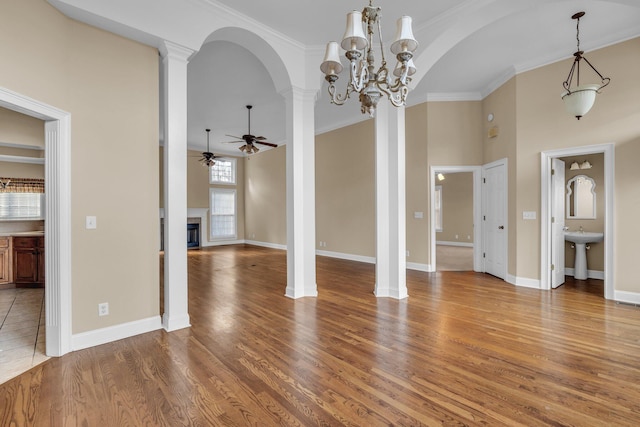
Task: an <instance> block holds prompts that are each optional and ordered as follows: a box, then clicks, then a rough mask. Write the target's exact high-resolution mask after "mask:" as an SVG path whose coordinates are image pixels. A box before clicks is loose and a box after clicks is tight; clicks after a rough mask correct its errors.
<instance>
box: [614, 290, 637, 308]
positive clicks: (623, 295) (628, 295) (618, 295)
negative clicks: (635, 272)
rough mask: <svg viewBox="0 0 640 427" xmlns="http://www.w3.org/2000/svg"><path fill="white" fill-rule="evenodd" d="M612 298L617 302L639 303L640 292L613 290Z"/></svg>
mask: <svg viewBox="0 0 640 427" xmlns="http://www.w3.org/2000/svg"><path fill="white" fill-rule="evenodd" d="M613 299H614V300H616V301H619V302H623V303H627V304H634V305H640V293H637V292H629V291H614V295H613Z"/></svg>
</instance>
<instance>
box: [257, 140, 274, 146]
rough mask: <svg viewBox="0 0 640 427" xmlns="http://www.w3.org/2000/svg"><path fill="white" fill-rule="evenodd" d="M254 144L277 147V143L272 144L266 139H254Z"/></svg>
mask: <svg viewBox="0 0 640 427" xmlns="http://www.w3.org/2000/svg"><path fill="white" fill-rule="evenodd" d="M254 142H255V143H256V144H262V145H268V146H269V147H277V146H278V144H273V143H271V142H267V141H254Z"/></svg>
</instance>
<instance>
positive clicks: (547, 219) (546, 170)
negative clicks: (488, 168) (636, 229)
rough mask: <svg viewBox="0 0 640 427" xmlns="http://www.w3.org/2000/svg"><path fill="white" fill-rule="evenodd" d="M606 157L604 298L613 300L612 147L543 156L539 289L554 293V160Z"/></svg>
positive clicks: (546, 152) (546, 153) (581, 148)
mask: <svg viewBox="0 0 640 427" xmlns="http://www.w3.org/2000/svg"><path fill="white" fill-rule="evenodd" d="M600 153H603V154H604V189H605V190H604V203H605V207H604V216H605V218H604V297H605V298H606V299H613V298H614V289H613V283H614V281H613V278H614V271H613V239H614V234H613V233H614V226H613V218H614V197H615V195H614V194H613V189H614V187H615V186H614V166H615V146H614V144H613V143H608V144H599V145H588V146H583V147H572V148H563V149H559V150H549V151H543V152H541V153H540V180H541V184H540V190H541V191H540V193H541V200H540V289H551V277H550V276H551V274H550V267H549V266H550V265H551V250H550V249H551V248H550V245H551V239H550V238H549V234H550V230H551V200H550V198H551V179H550V178H551V159H552V158H558V157H568V156H580V155H586V154H600Z"/></svg>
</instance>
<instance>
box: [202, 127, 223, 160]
mask: <svg viewBox="0 0 640 427" xmlns="http://www.w3.org/2000/svg"><path fill="white" fill-rule="evenodd" d="M205 130H206V131H207V151H204V152H203V153H202V158H201V159H200V162H201V163H202V166H207V167H209V166H213V165H215V164H216V162H215V159H219V158H220V156H216V155H215V154H213V153H212V152H211V151H209V132H211V129H205Z"/></svg>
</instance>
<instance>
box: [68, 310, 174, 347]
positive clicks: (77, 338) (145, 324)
mask: <svg viewBox="0 0 640 427" xmlns="http://www.w3.org/2000/svg"><path fill="white" fill-rule="evenodd" d="M158 329H162V319H161V318H160V316H153V317H148V318H146V319H140V320H135V321H133V322H127V323H121V324H119V325H114V326H109V327H106V328H101V329H94V330H93V331H87V332H82V333H79V334H74V335H73V338H72V342H73V345H72V347H73V351H76V350H82V349H85V348H89V347H94V346H96V345H101V344H106V343H109V342H112V341H117V340H121V339H124V338H129V337H133V336H136V335H140V334H144V333H147V332H152V331H157V330H158Z"/></svg>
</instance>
